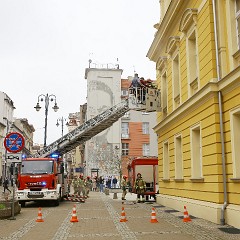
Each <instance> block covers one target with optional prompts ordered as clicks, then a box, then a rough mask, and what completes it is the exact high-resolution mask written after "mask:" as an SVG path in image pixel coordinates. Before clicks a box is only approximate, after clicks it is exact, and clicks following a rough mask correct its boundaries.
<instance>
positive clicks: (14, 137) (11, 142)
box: [4, 132, 24, 153]
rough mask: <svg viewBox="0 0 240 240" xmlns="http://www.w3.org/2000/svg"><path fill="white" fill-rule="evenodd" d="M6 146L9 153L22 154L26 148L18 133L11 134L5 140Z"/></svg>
mask: <svg viewBox="0 0 240 240" xmlns="http://www.w3.org/2000/svg"><path fill="white" fill-rule="evenodd" d="M4 146H5V148H6V149H7V151H8V152H11V153H17V152H20V151H22V149H23V148H24V138H23V136H22V135H21V134H20V133H18V132H12V133H9V134H8V135H7V136H6V137H5V139H4Z"/></svg>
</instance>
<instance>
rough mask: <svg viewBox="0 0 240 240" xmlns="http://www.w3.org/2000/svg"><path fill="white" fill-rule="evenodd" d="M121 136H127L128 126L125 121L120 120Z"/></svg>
mask: <svg viewBox="0 0 240 240" xmlns="http://www.w3.org/2000/svg"><path fill="white" fill-rule="evenodd" d="M122 138H129V128H128V123H127V122H122Z"/></svg>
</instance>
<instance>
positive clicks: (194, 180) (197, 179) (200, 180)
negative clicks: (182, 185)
mask: <svg viewBox="0 0 240 240" xmlns="http://www.w3.org/2000/svg"><path fill="white" fill-rule="evenodd" d="M190 180H191V181H192V182H204V178H190Z"/></svg>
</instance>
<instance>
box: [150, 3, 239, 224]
mask: <svg viewBox="0 0 240 240" xmlns="http://www.w3.org/2000/svg"><path fill="white" fill-rule="evenodd" d="M160 9H161V13H160V16H161V19H160V22H159V23H158V24H156V25H155V28H156V29H157V32H156V34H155V36H154V40H153V43H152V45H151V46H150V49H149V51H148V54H147V56H148V58H149V59H150V60H152V61H154V62H155V63H156V71H157V74H156V75H157V82H158V88H159V89H161V103H162V112H160V113H158V116H157V125H156V127H155V128H154V130H155V131H156V133H157V134H158V154H159V188H160V194H159V195H158V196H157V202H158V203H161V204H163V205H165V206H169V207H172V208H174V209H177V210H179V211H183V207H184V205H186V207H187V209H188V212H189V213H190V214H191V215H194V216H196V217H200V218H204V219H207V220H210V221H212V222H215V223H219V224H225V223H227V224H229V225H232V226H235V227H238V228H240V221H239V216H240V67H239V62H240V21H239V20H240V1H239V0H227V1H223V0H187V1H186V0H160ZM216 49H217V51H216Z"/></svg>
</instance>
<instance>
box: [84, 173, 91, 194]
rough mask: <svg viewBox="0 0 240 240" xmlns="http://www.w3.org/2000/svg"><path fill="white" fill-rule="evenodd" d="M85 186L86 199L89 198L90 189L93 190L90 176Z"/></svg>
mask: <svg viewBox="0 0 240 240" xmlns="http://www.w3.org/2000/svg"><path fill="white" fill-rule="evenodd" d="M85 185H86V197H89V192H90V189H92V180H91V179H90V177H89V176H88V177H87V178H86V180H85Z"/></svg>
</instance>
